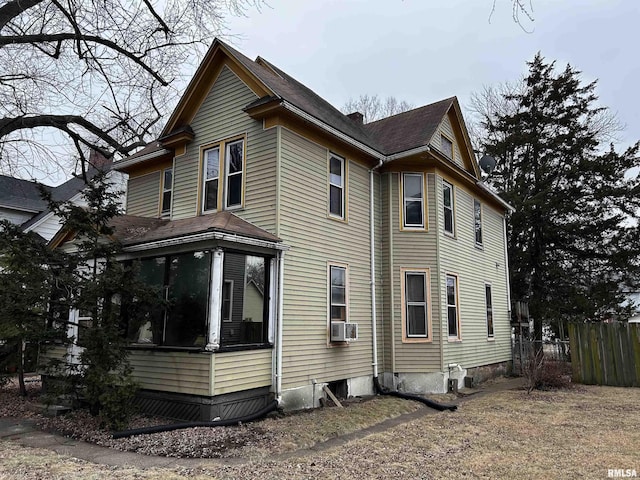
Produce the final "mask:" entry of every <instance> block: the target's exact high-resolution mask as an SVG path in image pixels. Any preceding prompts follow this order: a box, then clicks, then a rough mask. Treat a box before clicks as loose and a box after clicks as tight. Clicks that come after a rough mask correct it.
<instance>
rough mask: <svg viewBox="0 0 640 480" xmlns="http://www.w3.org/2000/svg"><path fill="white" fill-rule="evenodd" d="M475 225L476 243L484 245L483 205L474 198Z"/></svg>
mask: <svg viewBox="0 0 640 480" xmlns="http://www.w3.org/2000/svg"><path fill="white" fill-rule="evenodd" d="M473 227H474V231H475V234H476V245H479V246H481V245H482V205H481V204H480V202H479V201H478V200H475V199H474V200H473Z"/></svg>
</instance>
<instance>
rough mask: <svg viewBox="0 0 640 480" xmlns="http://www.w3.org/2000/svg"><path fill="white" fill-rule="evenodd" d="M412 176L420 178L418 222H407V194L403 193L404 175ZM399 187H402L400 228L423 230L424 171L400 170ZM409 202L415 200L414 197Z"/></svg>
mask: <svg viewBox="0 0 640 480" xmlns="http://www.w3.org/2000/svg"><path fill="white" fill-rule="evenodd" d="M408 175H409V176H414V177H418V178H420V223H408V222H407V196H406V194H405V190H406V189H405V184H406V182H405V177H406V176H408ZM400 182H401V187H402V228H406V229H412V228H415V229H417V230H424V228H425V221H424V220H425V219H424V217H425V197H426V193H427V192H426V191H425V184H426V182H425V176H424V173H416V172H402V175H401V177H400ZM409 201H410V202H416V201H417V200H416V199H413V198H412V199H410V200H409Z"/></svg>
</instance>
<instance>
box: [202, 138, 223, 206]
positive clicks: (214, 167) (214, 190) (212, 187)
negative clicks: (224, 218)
mask: <svg viewBox="0 0 640 480" xmlns="http://www.w3.org/2000/svg"><path fill="white" fill-rule="evenodd" d="M219 183H220V147H214V148H210V149H208V150H205V152H204V188H203V195H202V197H203V198H202V202H203V203H202V210H203V211H204V212H210V211H212V210H217V209H218V188H219Z"/></svg>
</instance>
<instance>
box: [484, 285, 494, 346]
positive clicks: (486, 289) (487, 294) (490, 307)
mask: <svg viewBox="0 0 640 480" xmlns="http://www.w3.org/2000/svg"><path fill="white" fill-rule="evenodd" d="M484 298H485V305H486V308H487V338H493V300H492V298H491V285H490V284H488V283H485V284H484Z"/></svg>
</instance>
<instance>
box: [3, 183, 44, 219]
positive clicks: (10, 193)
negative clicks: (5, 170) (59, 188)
mask: <svg viewBox="0 0 640 480" xmlns="http://www.w3.org/2000/svg"><path fill="white" fill-rule="evenodd" d="M42 186H43V187H44V189H45V190H47V191H51V189H52V187H49V186H47V185H42ZM0 206H2V207H8V208H12V209H15V210H22V211H26V212H33V213H36V212H41V211H42V210H44V209H45V208H47V202H45V201H44V200H43V199H42V195H41V194H40V189H39V188H38V183H37V182H33V181H30V180H21V179H19V178H13V177H8V176H6V175H0Z"/></svg>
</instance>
